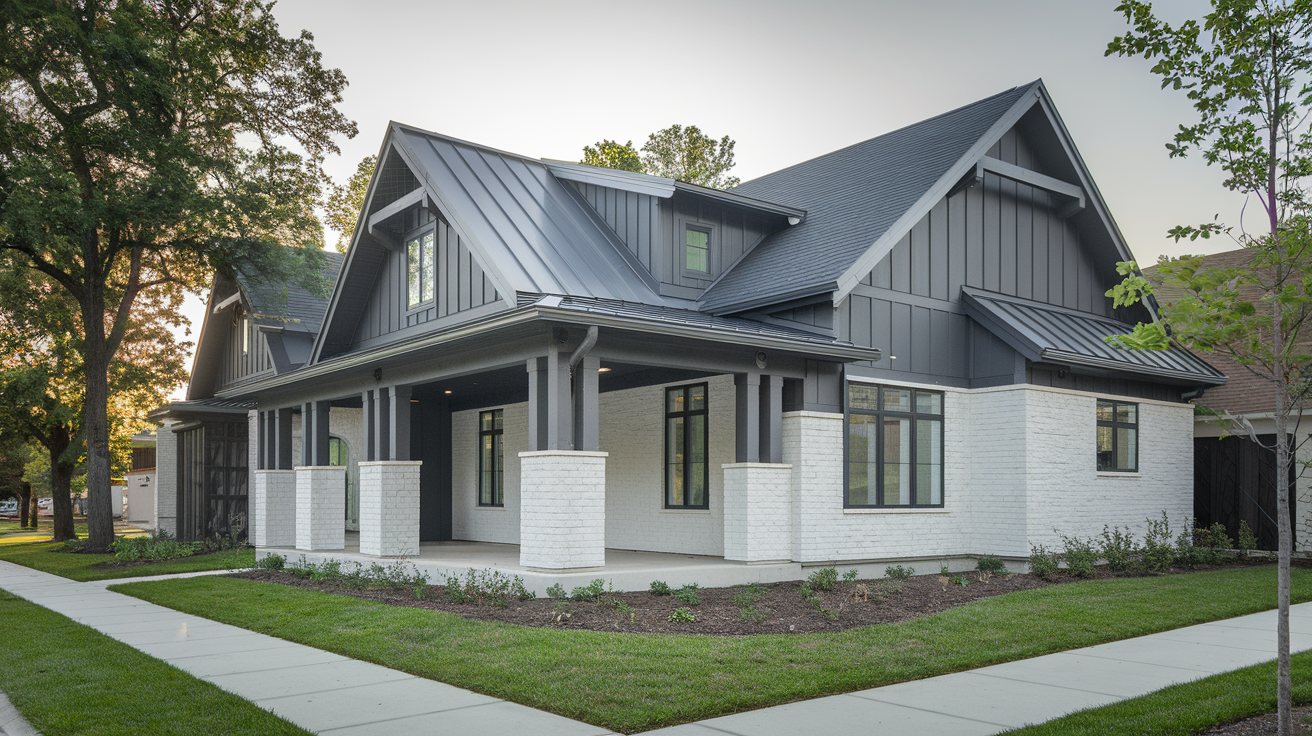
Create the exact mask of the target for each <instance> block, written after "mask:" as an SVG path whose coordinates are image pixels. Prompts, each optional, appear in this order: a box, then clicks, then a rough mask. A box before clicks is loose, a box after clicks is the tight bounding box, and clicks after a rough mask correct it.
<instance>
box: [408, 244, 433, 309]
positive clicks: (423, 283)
mask: <svg viewBox="0 0 1312 736" xmlns="http://www.w3.org/2000/svg"><path fill="white" fill-rule="evenodd" d="M405 251H406V273H407V276H408V282H409V287H408V288H407V289H406V307H407V308H408V309H414V308H415V307H417V306H419V305H420V304H423V303H425V302H431V301H433V298H434V296H435V295H436V294H437V256H436V251H437V248H436V244H435V238H434V234H433V233H432V232H431V231H430V232H427V233H424V234H423V235H422V236H419V237H416V238H412V239H411V240H410V241H408V242H407V243H406V244H405Z"/></svg>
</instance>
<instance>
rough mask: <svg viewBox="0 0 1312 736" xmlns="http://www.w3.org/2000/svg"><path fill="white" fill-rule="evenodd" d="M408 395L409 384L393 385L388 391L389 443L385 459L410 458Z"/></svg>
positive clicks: (409, 392)
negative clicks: (389, 403) (389, 405)
mask: <svg viewBox="0 0 1312 736" xmlns="http://www.w3.org/2000/svg"><path fill="white" fill-rule="evenodd" d="M410 395H411V388H410V387H409V386H393V387H392V388H391V390H390V392H389V399H390V400H391V407H390V410H389V412H388V413H389V415H390V416H391V420H392V422H391V426H390V427H389V428H388V431H387V436H388V438H389V439H390V445H391V446H390V448H389V449H388V456H387V458H385V459H387V460H409V459H410Z"/></svg>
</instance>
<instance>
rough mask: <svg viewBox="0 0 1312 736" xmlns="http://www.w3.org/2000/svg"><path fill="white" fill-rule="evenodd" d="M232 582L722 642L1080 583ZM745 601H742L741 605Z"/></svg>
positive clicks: (273, 577) (258, 574)
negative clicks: (471, 596)
mask: <svg viewBox="0 0 1312 736" xmlns="http://www.w3.org/2000/svg"><path fill="white" fill-rule="evenodd" d="M1233 567H1235V566H1228V567H1195V568H1193V569H1192V570H1174V569H1172V570H1170V571H1169V572H1172V573H1174V572H1196V571H1200V570H1219V569H1232V568H1233ZM840 570H841V568H840ZM1127 576H1129V575H1126V574H1116V573H1112V572H1110V571H1108V570H1106V569H1103V568H1099V569H1098V571H1097V574H1096V578H1113V577H1127ZM231 577H237V578H242V579H245V580H256V581H262V582H269V583H278V584H282V585H289V586H293V587H297V588H305V589H307V590H316V591H322V592H326V593H337V594H341V595H348V596H352V597H355V598H360V599H364V600H370V601H377V602H380V603H386V604H388V605H394V606H407V607H410V608H426V609H430V610H434V611H445V612H448V613H454V614H458V615H460V616H464V617H465V618H468V619H476V620H481V621H500V622H503V623H509V624H517V625H519V626H534V627H542V628H553V629H574V630H590V631H618V632H631V633H647V634H711V635H721V636H738V635H748V634H794V633H796V634H800V633H806V632H816V631H842V630H845V629H852V628H856V627H859V626H869V625H871V624H891V623H900V622H903V621H912V620H915V619H919V618H924V617H925V616H929V615H932V614H935V613H938V612H940V611H944V610H946V609H949V608H954V607H956V606H960V605H963V604H966V603H970V602H972V601H977V600H981V599H983V598H991V597H993V596H995V595H1003V594H1005V593H1013V592H1016V591H1020V590H1033V589H1036V588H1043V587H1047V586H1049V585H1060V584H1063V583H1068V582H1076V581H1077V579H1076V578H1072V577H1069V576H1067V575H1066V574H1064V573H1058V574H1056V575H1053V576H1052V577H1051V578H1050V579H1048V580H1042V579H1040V578H1037V577H1033V576H1030V575H1020V574H1012V575H993V576H986V575H982V574H980V573H975V572H972V573H967V574H961V575H959V576H956V577H957V578H958V580H959V579H963V578H964V579H965V580H966V582H967V583H968V584H967V585H965V586H962V585H961V584H960V583H959V582H956V581H954V580H953V579H952V578H950V577H944V576H940V575H922V576H917V577H913V578H911V579H910V580H908V581H906V582H905V583H901V584H900V585H899V584H896V583H893V581H889V580H874V581H859V582H857V583H844V582H840V583H838V585H836V586H835V587H834V589H833V590H831V591H816V593H817V594H818V595H819V597H820V599H821V605H822V606H823V607H824V608H825V609H826V610H827V611H829V612H830V613H829V614H828V615H826V614H825V613H823V612H822V611H820V610H819V608H817V607H815V606H814V605H812V604H809V603H807V601H806V600H804V599H803V597H802V591H801V583H800V582H786V583H773V584H768V585H757V586H753V587H752V588H751V590H752V591H753V592H754V593H755V594H756V596H757V597H756V600H755V601H754V602H752V603H751V604H750V605H751V609H750V610H749V611H747V612H745V611H744V605H743V604H744V603H745V600H744V598H743V594H744V593H745V592H747V591H748V588H746V587H743V586H739V587H732V588H704V589H702V590H700V591H699V592H698V596H699V597H700V598H701V603H700V604H698V605H696V606H688V604H687V603H684V602H682V601H680V600H678V599H677V598H675V597H674V596H671V595H653V594H651V593H647V592H636V593H618V592H616V593H607V594H606V595H605V596H604V597H603V600H602V601H601V602H596V603H592V602H582V601H560V600H554V599H550V598H538V599H534V600H528V601H509V602H507V604H506V605H505V606H504V607H501V606H494V605H488V604H482V605H476V604H468V603H466V604H459V603H451V602H449V601H448V600H447V599H446V595H445V590H444V588H442V587H441V586H430V587H429V588H428V591H427V594H426V595H425V599H424V600H416V598H415V596H414V593H413V592H412V591H410V590H399V591H389V590H380V589H365V590H358V589H350V588H347V587H345V586H342V585H340V584H337V583H333V582H317V581H311V580H306V579H304V578H300V577H297V576H295V575H293V574H292V573H290V572H286V571H283V570H253V571H249V572H242V573H235V574H233V575H232V576H231ZM735 598H738V600H737V601H735ZM626 606H627V608H626ZM682 607H688V608H689V610H690V611H691V612H692V614H693V615H694V616H696V619H697V620H696V621H670V620H669V617H670V614H671V613H673V612H674V611H675V609H677V608H682ZM750 611H755V612H758V613H756V616H755V618H756V619H757V620H752V616H751V613H750Z"/></svg>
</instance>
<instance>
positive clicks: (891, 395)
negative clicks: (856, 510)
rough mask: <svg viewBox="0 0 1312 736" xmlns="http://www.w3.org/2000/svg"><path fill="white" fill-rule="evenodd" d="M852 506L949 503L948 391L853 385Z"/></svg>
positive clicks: (850, 411)
mask: <svg viewBox="0 0 1312 736" xmlns="http://www.w3.org/2000/svg"><path fill="white" fill-rule="evenodd" d="M846 504H847V506H858V507H860V506H876V507H877V506H910V507H915V506H942V505H943V394H941V393H939V392H937V391H922V390H920V389H911V388H899V387H893V386H870V385H866V384H856V383H854V384H850V385H849V386H848V392H847V501H846Z"/></svg>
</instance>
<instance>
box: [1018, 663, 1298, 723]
mask: <svg viewBox="0 0 1312 736" xmlns="http://www.w3.org/2000/svg"><path fill="white" fill-rule="evenodd" d="M1272 654H1274V652H1272ZM1292 662H1293V681H1294V698H1293V700H1294V704H1295V705H1303V704H1306V703H1312V652H1303V653H1301V654H1295V655H1294V656H1293V657H1292ZM1275 709H1276V665H1275V662H1268V663H1266V664H1259V665H1253V666H1252V667H1245V668H1244V669H1242V670H1235V671H1234V672H1226V673H1224V674H1220V675H1213V676H1211V677H1205V678H1202V679H1200V680H1194V681H1193V682H1187V683H1183V684H1180V685H1172V686H1170V687H1166V688H1162V689H1161V690H1158V691H1156V692H1152V693H1148V694H1147V695H1141V696H1139V697H1137V698H1132V699H1130V700H1123V701H1121V702H1119V703H1113V704H1111V705H1104V706H1102V707H1100V708H1090V709H1088V710H1082V711H1078V712H1076V713H1072V714H1070V715H1068V716H1062V717H1061V718H1056V719H1053V720H1051V721H1047V722H1045V723H1040V724H1038V725H1034V726H1026V727H1025V728H1018V729H1016V730H1014V731H1008V732H1007V733H1009V734H1018V735H1023V736H1058V735H1060V736H1103V734H1144V735H1145V736H1148V735H1151V736H1177V735H1178V736H1189V735H1192V734H1196V733H1198V732H1199V731H1203V730H1205V729H1208V728H1211V727H1213V726H1218V725H1221V724H1223V723H1231V722H1233V721H1238V720H1241V719H1244V718H1249V717H1252V716H1256V715H1261V714H1263V713H1272V712H1275Z"/></svg>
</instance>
